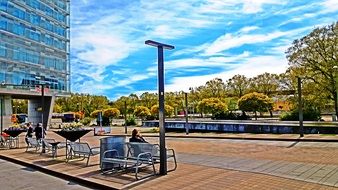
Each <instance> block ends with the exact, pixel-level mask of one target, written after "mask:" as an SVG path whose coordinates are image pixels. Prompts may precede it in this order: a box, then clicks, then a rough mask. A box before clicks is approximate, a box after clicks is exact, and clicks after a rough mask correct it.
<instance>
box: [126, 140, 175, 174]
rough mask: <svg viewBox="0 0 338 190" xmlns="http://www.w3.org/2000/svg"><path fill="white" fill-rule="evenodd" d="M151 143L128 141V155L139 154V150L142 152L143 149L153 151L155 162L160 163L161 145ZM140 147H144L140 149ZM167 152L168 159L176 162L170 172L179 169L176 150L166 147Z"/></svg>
mask: <svg viewBox="0 0 338 190" xmlns="http://www.w3.org/2000/svg"><path fill="white" fill-rule="evenodd" d="M147 144H148V145H147ZM150 145H151V146H150ZM150 145H149V143H138V142H129V143H127V147H128V156H130V155H137V154H138V153H139V152H142V151H148V152H151V153H152V158H153V161H154V162H155V164H157V163H160V145H158V144H150ZM140 147H142V148H141V149H140ZM166 152H167V161H168V160H169V159H172V160H173V162H174V168H172V169H170V170H168V172H171V171H175V170H176V169H177V160H176V154H175V150H174V149H169V148H166Z"/></svg>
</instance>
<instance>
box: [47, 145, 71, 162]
mask: <svg viewBox="0 0 338 190" xmlns="http://www.w3.org/2000/svg"><path fill="white" fill-rule="evenodd" d="M59 143H60V142H50V143H49V144H50V145H52V154H53V158H55V157H57V150H58V144H59ZM66 147H67V146H66Z"/></svg>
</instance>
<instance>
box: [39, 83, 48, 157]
mask: <svg viewBox="0 0 338 190" xmlns="http://www.w3.org/2000/svg"><path fill="white" fill-rule="evenodd" d="M40 85H41V122H42V139H44V138H45V122H44V119H45V118H44V113H43V112H44V111H45V108H44V107H45V84H43V83H42V84H40ZM46 128H47V126H46ZM41 152H42V153H45V152H46V150H45V146H44V143H42V151H41Z"/></svg>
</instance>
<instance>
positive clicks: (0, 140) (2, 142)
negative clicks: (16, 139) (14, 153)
mask: <svg viewBox="0 0 338 190" xmlns="http://www.w3.org/2000/svg"><path fill="white" fill-rule="evenodd" d="M0 147H4V148H5V147H8V148H9V147H10V143H9V140H8V139H6V138H5V137H4V136H2V135H0Z"/></svg>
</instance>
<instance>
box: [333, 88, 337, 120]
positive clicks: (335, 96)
mask: <svg viewBox="0 0 338 190" xmlns="http://www.w3.org/2000/svg"><path fill="white" fill-rule="evenodd" d="M333 97H334V110H335V111H336V116H337V117H338V102H337V92H335V93H334V96H333Z"/></svg>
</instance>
